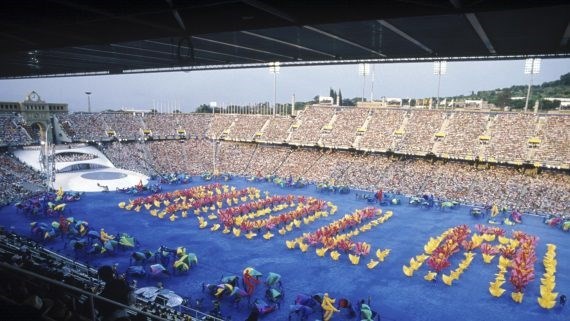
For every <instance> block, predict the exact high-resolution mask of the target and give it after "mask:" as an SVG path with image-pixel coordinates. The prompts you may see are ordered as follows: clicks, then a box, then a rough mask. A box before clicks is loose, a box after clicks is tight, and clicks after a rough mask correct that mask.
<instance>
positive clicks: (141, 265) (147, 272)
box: [127, 245, 198, 278]
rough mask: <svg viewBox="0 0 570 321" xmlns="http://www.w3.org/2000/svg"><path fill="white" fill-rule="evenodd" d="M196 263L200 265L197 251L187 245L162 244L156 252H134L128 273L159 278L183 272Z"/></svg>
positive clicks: (135, 275)
mask: <svg viewBox="0 0 570 321" xmlns="http://www.w3.org/2000/svg"><path fill="white" fill-rule="evenodd" d="M196 265H198V257H197V256H196V254H195V253H190V252H188V251H187V250H186V248H185V247H183V246H179V247H176V248H169V247H167V246H164V245H162V246H160V247H159V248H158V249H157V250H156V251H155V252H152V251H150V250H140V251H135V252H133V253H132V254H131V257H130V266H129V268H128V269H127V275H129V276H132V277H143V276H150V277H154V278H159V277H161V276H170V275H175V274H183V273H185V272H188V271H189V270H190V269H191V268H192V267H194V266H196Z"/></svg>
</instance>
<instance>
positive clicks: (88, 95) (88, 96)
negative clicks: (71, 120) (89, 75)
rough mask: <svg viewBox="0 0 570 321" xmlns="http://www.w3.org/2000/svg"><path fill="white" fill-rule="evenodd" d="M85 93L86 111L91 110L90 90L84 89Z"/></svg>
mask: <svg viewBox="0 0 570 321" xmlns="http://www.w3.org/2000/svg"><path fill="white" fill-rule="evenodd" d="M85 94H86V95H87V112H89V113H90V112H91V92H90V91H86V92H85Z"/></svg>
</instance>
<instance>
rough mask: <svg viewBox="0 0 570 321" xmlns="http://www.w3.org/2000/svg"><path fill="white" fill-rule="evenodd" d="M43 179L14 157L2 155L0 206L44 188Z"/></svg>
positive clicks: (6, 154)
mask: <svg viewBox="0 0 570 321" xmlns="http://www.w3.org/2000/svg"><path fill="white" fill-rule="evenodd" d="M44 184H45V182H44V179H43V177H42V176H41V175H40V174H39V173H37V172H36V171H34V170H33V169H31V168H30V167H28V166H26V165H24V164H22V163H21V162H20V161H18V160H17V159H16V158H15V157H14V156H13V155H11V154H9V153H6V152H3V153H0V206H3V205H6V204H8V203H10V202H14V201H17V200H21V199H22V198H24V197H26V196H27V195H29V194H31V193H33V192H35V191H36V190H37V189H38V188H43V186H45V185H44Z"/></svg>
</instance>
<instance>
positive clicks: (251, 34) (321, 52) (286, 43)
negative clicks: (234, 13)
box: [241, 31, 335, 58]
mask: <svg viewBox="0 0 570 321" xmlns="http://www.w3.org/2000/svg"><path fill="white" fill-rule="evenodd" d="M241 33H243V34H245V35H248V36H252V37H257V38H261V39H264V40H268V41H273V42H276V43H280V44H282V45H286V46H291V47H295V48H297V49H301V50H306V51H310V52H313V53H316V54H319V55H323V56H325V57H329V58H335V55H332V54H330V53H326V52H323V51H320V50H316V49H312V48H308V47H305V46H301V45H297V44H294V43H290V42H287V41H283V40H280V39H277V38H273V37H269V36H265V35H260V34H258V33H255V32H251V31H242V32H241Z"/></svg>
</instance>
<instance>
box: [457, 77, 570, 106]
mask: <svg viewBox="0 0 570 321" xmlns="http://www.w3.org/2000/svg"><path fill="white" fill-rule="evenodd" d="M527 90H528V86H527V85H523V86H521V85H516V86H511V87H509V88H498V89H494V90H482V91H478V92H477V93H475V92H473V93H472V95H468V96H465V95H461V96H455V97H448V99H455V100H463V99H483V100H486V101H488V102H490V103H492V104H495V105H496V106H499V107H504V106H510V107H512V108H515V109H518V108H523V107H524V104H525V99H515V100H512V99H511V98H512V97H526V95H527ZM547 97H548V98H552V97H554V98H570V73H567V74H564V75H562V76H560V79H558V80H555V81H547V82H544V83H542V84H540V85H533V86H532V91H531V97H530V99H529V106H534V103H535V101H536V100H537V99H538V100H539V101H540V106H541V107H540V108H541V109H543V110H546V109H555V108H558V107H559V106H560V102H559V101H554V102H552V101H548V100H544V98H547Z"/></svg>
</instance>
